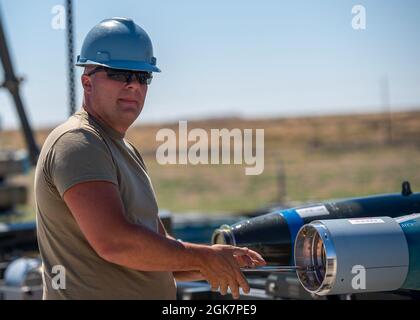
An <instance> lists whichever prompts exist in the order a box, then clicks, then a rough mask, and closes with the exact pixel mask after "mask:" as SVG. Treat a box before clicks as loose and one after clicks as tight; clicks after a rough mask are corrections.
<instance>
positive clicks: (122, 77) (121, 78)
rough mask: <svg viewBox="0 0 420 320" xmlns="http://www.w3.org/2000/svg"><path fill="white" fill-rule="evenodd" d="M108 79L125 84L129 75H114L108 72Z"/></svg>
mask: <svg viewBox="0 0 420 320" xmlns="http://www.w3.org/2000/svg"><path fill="white" fill-rule="evenodd" d="M107 75H108V78H110V79H112V80H115V81H118V82H127V81H128V78H129V77H130V75H127V74H125V73H119V72H117V73H115V72H110V73H108V74H107Z"/></svg>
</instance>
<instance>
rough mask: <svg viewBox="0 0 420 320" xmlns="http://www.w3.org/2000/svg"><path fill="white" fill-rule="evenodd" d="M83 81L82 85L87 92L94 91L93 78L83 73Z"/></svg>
mask: <svg viewBox="0 0 420 320" xmlns="http://www.w3.org/2000/svg"><path fill="white" fill-rule="evenodd" d="M81 81H82V86H83V89H84V90H85V92H87V93H90V92H91V91H92V81H91V78H90V77H89V76H88V75H86V74H82V76H81Z"/></svg>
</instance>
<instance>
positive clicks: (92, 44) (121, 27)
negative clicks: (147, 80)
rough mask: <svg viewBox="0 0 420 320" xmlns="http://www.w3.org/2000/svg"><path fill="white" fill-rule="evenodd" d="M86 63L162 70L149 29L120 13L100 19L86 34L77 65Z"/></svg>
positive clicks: (155, 70) (154, 70) (110, 66)
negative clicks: (121, 15)
mask: <svg viewBox="0 0 420 320" xmlns="http://www.w3.org/2000/svg"><path fill="white" fill-rule="evenodd" d="M87 65H99V66H105V67H109V68H114V69H124V70H133V71H145V72H160V69H159V68H158V67H156V58H155V57H154V56H153V46H152V41H151V40H150V38H149V36H148V35H147V33H146V31H144V30H143V29H142V28H141V27H139V26H138V25H137V24H135V23H134V21H133V20H132V19H128V18H119V17H117V18H111V19H106V20H103V21H101V22H100V23H98V24H97V25H96V26H94V27H93V28H92V30H90V31H89V33H88V34H87V36H86V38H85V41H84V42H83V45H82V50H81V53H80V55H79V56H77V62H76V66H87Z"/></svg>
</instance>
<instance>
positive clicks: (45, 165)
mask: <svg viewBox="0 0 420 320" xmlns="http://www.w3.org/2000/svg"><path fill="white" fill-rule="evenodd" d="M76 65H78V66H82V67H84V68H85V69H84V73H83V75H82V77H81V82H82V85H83V89H84V101H83V107H82V108H81V110H80V111H78V112H77V113H76V114H74V115H73V116H71V117H70V118H69V119H68V120H67V121H66V122H65V123H63V124H61V125H60V126H58V127H57V128H55V129H54V130H53V131H52V132H51V133H50V135H49V136H48V138H47V139H46V141H45V143H44V145H43V148H42V151H41V154H40V157H39V161H38V164H37V168H36V173H35V197H36V205H37V232H38V241H39V249H40V253H41V258H42V261H43V280H44V299H175V298H176V284H175V281H174V278H175V279H176V280H200V279H205V280H207V281H208V282H209V283H210V284H211V287H212V289H213V290H216V289H218V288H219V289H220V292H221V293H222V294H226V292H227V290H228V288H230V290H231V292H232V295H233V296H234V297H235V298H237V297H238V296H239V289H240V288H242V289H243V291H244V292H248V291H249V286H248V283H247V281H246V279H245V278H244V276H243V274H242V273H241V271H240V268H241V267H249V266H251V267H253V266H260V265H264V264H265V262H264V260H263V259H262V257H261V256H260V255H259V254H258V253H256V252H254V251H251V250H248V249H246V248H237V247H231V246H222V245H214V246H206V245H198V244H192V243H185V242H181V241H177V240H175V239H173V238H171V237H170V236H169V235H168V234H167V233H166V231H165V229H164V227H163V225H162V222H161V221H160V219H159V217H158V206H157V203H156V199H155V193H154V190H153V187H152V184H151V180H150V178H149V176H148V174H147V171H146V167H145V164H144V162H143V160H142V157H141V155H140V153H139V152H138V151H137V150H136V148H135V147H134V146H133V145H131V144H130V143H129V142H128V141H127V140H126V139H124V136H125V132H126V130H127V129H128V128H129V127H130V125H132V123H133V122H134V121H135V120H136V118H137V117H138V116H139V114H140V112H141V110H142V108H143V104H144V101H145V98H146V93H147V89H148V84H150V81H151V78H152V72H159V71H160V70H159V69H158V68H157V67H156V58H154V57H153V49H152V43H151V41H150V39H149V37H148V35H147V34H146V32H145V31H144V30H143V29H141V28H140V27H139V26H137V25H136V24H135V23H134V22H133V21H132V20H130V19H126V18H113V19H107V20H104V21H102V22H100V23H99V24H98V25H96V26H95V27H94V28H93V29H92V30H91V31H90V32H89V33H88V35H87V36H86V39H85V41H84V43H83V46H82V50H81V55H80V56H79V57H78V60H77V64H76ZM57 266H60V268H58V269H57ZM57 270H65V281H57V279H56V278H57V277H58V275H57V274H56V271H57ZM58 279H60V280H61V278H58Z"/></svg>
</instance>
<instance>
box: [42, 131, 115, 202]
mask: <svg viewBox="0 0 420 320" xmlns="http://www.w3.org/2000/svg"><path fill="white" fill-rule="evenodd" d="M49 153H50V154H49V156H48V157H47V159H48V162H49V163H48V165H47V167H48V168H49V170H48V171H49V174H50V177H51V180H52V182H53V184H54V186H55V187H56V189H57V191H58V192H59V194H60V196H61V197H63V195H64V193H65V192H66V191H67V190H68V189H69V188H71V187H72V186H74V185H76V184H78V183H82V182H88V181H108V182H112V183H114V184H118V179H117V171H116V167H115V164H114V161H113V159H112V156H111V154H110V151H109V149H108V147H107V146H106V144H105V142H104V141H103V140H102V139H101V138H100V137H99V136H97V135H96V134H95V133H93V132H90V131H88V130H84V129H78V130H75V131H69V132H66V133H65V134H63V135H62V136H61V137H60V138H59V139H58V140H57V141H56V142H55V144H54V145H53V147H52V148H51V149H50V151H49Z"/></svg>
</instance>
